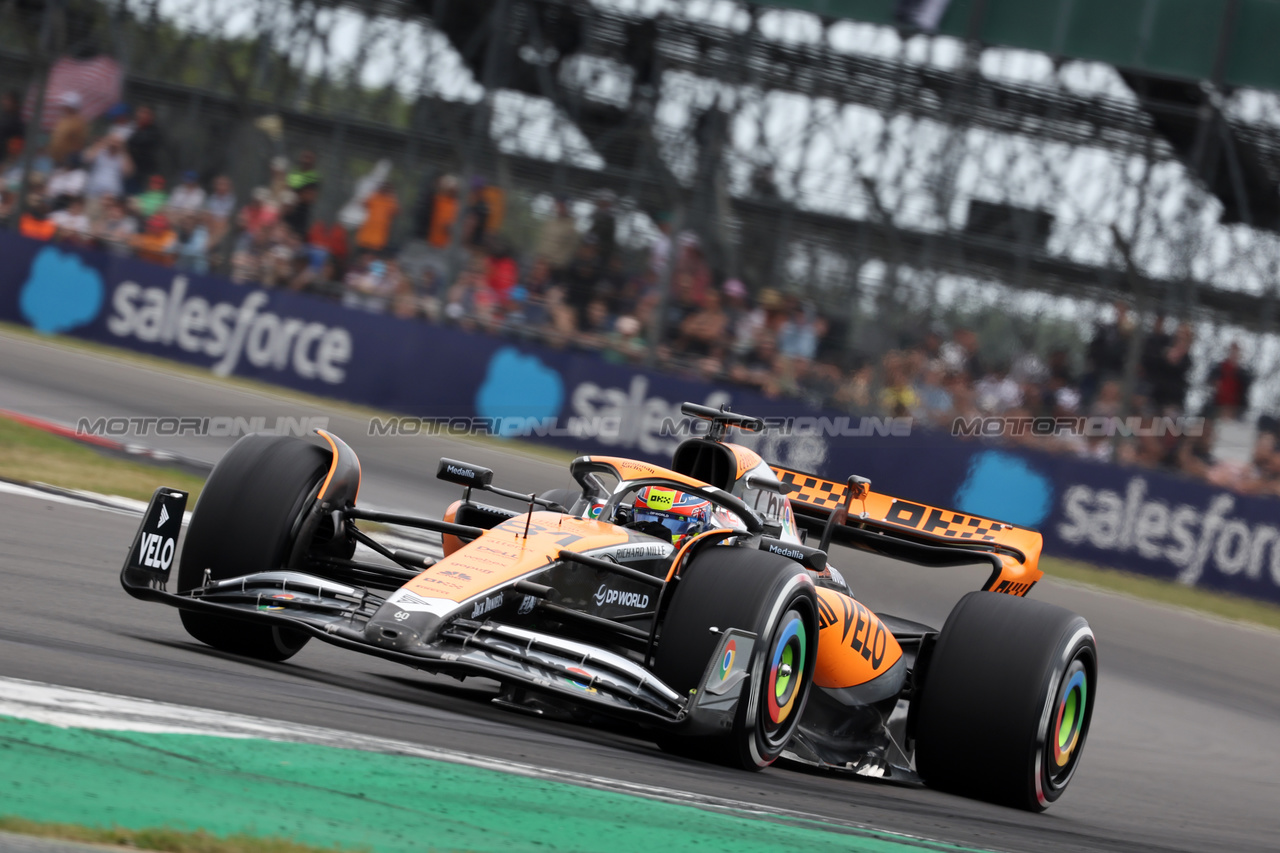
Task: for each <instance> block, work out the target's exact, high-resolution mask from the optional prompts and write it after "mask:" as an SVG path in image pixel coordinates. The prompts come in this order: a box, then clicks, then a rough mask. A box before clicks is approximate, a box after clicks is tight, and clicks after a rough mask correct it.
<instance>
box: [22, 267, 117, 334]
mask: <svg viewBox="0 0 1280 853" xmlns="http://www.w3.org/2000/svg"><path fill="white" fill-rule="evenodd" d="M103 291H104V288H103V286H102V276H101V275H100V274H99V273H98V271H97V270H95V269H94V268H93V267H91V266H89V265H88V264H86V263H85V262H84V261H82V260H80V258H79V257H78V256H76V255H73V254H70V253H67V252H61V251H59V250H58V249H55V248H54V247H52V246H48V247H46V248H44V249H41V250H40V253H39V254H38V255H36V258H35V261H33V262H32V264H31V274H30V275H29V276H28V277H27V281H26V283H25V284H23V285H22V293H21V295H19V297H18V310H19V311H21V312H22V317H23V319H25V320H26V321H27V322H28V323H30V324H31V328H33V329H35V330H36V331H37V332H40V333H41V334H46V335H55V334H58V333H60V332H68V331H71V330H72V329H75V328H78V327H80V326H83V325H85V324H86V323H90V322H93V320H94V319H95V318H96V317H97V316H98V312H99V311H101V310H102V295H103Z"/></svg>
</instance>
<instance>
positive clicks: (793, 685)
mask: <svg viewBox="0 0 1280 853" xmlns="http://www.w3.org/2000/svg"><path fill="white" fill-rule="evenodd" d="M789 615H790V617H791V620H790V621H789V622H788V623H787V624H786V626H785V627H784V628H783V629H782V630H781V631H780V632H779V633H778V642H777V643H776V645H775V646H774V648H773V663H772V664H771V665H770V667H769V687H768V690H767V691H766V692H767V693H768V699H769V719H770V720H772V721H773V722H774V723H775V724H781V723H782V722H783V721H785V720H786V719H787V716H788V715H790V713H791V709H792V708H793V707H794V705H795V701H796V696H798V695H799V694H800V689H799V688H800V683H801V679H802V677H803V676H802V674H801V673H800V672H797V670H796V668H797V667H801V668H803V667H804V662H805V630H804V622H803V621H801V619H800V617H799V616H798V615H797V614H795V613H791V614H789Z"/></svg>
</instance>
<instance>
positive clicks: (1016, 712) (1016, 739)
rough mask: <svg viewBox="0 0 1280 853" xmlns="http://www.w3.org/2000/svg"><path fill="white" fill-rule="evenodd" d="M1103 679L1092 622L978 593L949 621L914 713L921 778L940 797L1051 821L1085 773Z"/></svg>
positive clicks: (1050, 607) (1033, 603) (1040, 604)
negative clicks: (1055, 806) (1043, 815)
mask: <svg viewBox="0 0 1280 853" xmlns="http://www.w3.org/2000/svg"><path fill="white" fill-rule="evenodd" d="M1097 679H1098V651H1097V647H1096V645H1095V644H1094V639H1093V631H1092V630H1091V629H1090V628H1089V623H1088V622H1086V621H1085V620H1084V618H1083V617H1081V616H1077V615H1076V614H1074V613H1072V612H1071V611H1069V610H1064V609H1063V608H1061V607H1055V606H1053V605H1052V604H1045V603H1044V602H1041V601H1034V600H1031V599H1024V598H1016V597H1013V596H1008V595H1003V594H999V593H992V592H973V593H969V594H968V595H966V596H965V597H964V598H962V599H960V601H959V603H958V604H956V606H955V609H953V610H952V611H951V615H950V616H948V617H947V622H946V625H944V626H943V628H942V633H941V634H939V635H938V642H937V645H936V646H935V647H934V649H933V655H932V659H931V660H930V662H929V665H928V671H927V672H926V673H925V674H924V684H923V688H922V693H921V695H920V698H919V700H918V702H919V707H918V708H917V709H916V710H915V713H914V729H915V741H916V768H917V770H918V771H919V773H920V776H921V777H922V778H923V779H924V781H925V782H926V783H927V784H929V785H931V786H933V787H935V788H940V789H943V790H947V791H951V792H953V793H957V794H962V795H965V796H971V797H977V798H980V799H985V800H991V801H994V802H998V803H1004V804H1005V805H1010V806H1015V807H1018V808H1024V809H1028V810H1031V811H1043V810H1044V809H1046V808H1048V807H1049V804H1050V803H1052V802H1054V801H1055V800H1057V799H1058V797H1060V796H1062V793H1063V791H1065V790H1066V789H1067V785H1068V784H1069V783H1070V782H1071V778H1072V777H1073V776H1074V775H1075V771H1076V768H1077V767H1078V766H1079V764H1080V755H1081V753H1082V752H1083V751H1084V743H1085V740H1086V738H1087V737H1088V735H1089V722H1090V720H1091V718H1092V717H1093V705H1094V702H1096V701H1097V695H1098V687H1097Z"/></svg>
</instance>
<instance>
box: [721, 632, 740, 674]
mask: <svg viewBox="0 0 1280 853" xmlns="http://www.w3.org/2000/svg"><path fill="white" fill-rule="evenodd" d="M737 656H738V644H737V642H736V641H734V640H730V641H729V642H728V643H726V644H725V647H724V657H722V658H720V680H721V681H724V680H725V679H726V678H728V677H729V673H730V672H732V671H733V660H734V658H736V657H737Z"/></svg>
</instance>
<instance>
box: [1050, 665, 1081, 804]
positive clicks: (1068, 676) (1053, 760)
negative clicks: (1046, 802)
mask: <svg viewBox="0 0 1280 853" xmlns="http://www.w3.org/2000/svg"><path fill="white" fill-rule="evenodd" d="M1089 680H1090V679H1089V671H1088V670H1087V669H1086V667H1085V664H1084V661H1083V660H1081V659H1080V658H1079V657H1077V658H1075V659H1074V660H1072V661H1071V664H1070V666H1068V667H1067V670H1066V672H1065V673H1064V674H1063V677H1062V681H1061V682H1060V685H1059V687H1058V694H1057V702H1056V705H1055V706H1054V709H1053V714H1052V716H1051V717H1050V719H1049V730H1048V732H1046V735H1047V736H1046V738H1045V761H1044V766H1045V776H1046V777H1047V781H1048V782H1049V784H1050V786H1051V787H1053V788H1056V789H1060V788H1063V787H1065V786H1066V784H1067V782H1069V781H1070V780H1071V776H1072V774H1073V773H1075V769H1076V764H1077V763H1078V762H1079V759H1080V752H1081V750H1082V748H1083V746H1084V740H1085V734H1086V731H1085V729H1086V726H1087V724H1088V719H1089V713H1088V712H1089V710H1090V708H1089Z"/></svg>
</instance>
